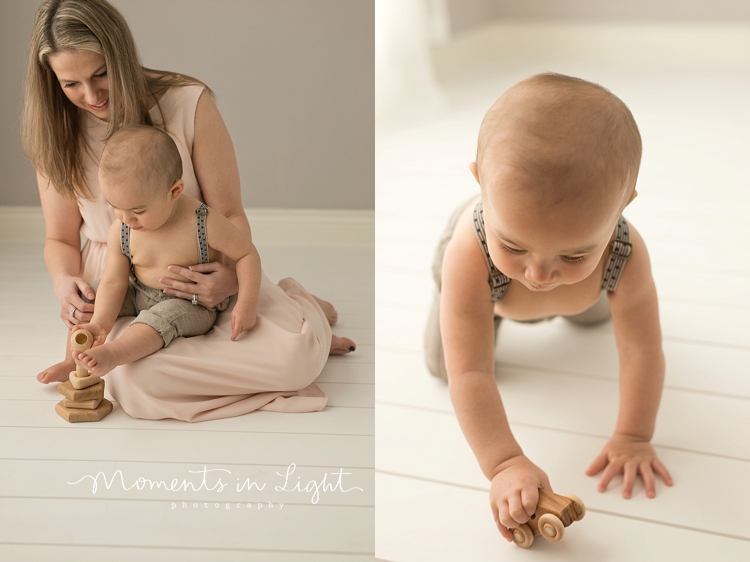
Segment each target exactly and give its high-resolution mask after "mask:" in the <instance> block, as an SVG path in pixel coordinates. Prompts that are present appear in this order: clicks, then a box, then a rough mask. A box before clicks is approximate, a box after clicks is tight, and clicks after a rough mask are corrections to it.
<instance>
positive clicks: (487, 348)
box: [440, 216, 551, 541]
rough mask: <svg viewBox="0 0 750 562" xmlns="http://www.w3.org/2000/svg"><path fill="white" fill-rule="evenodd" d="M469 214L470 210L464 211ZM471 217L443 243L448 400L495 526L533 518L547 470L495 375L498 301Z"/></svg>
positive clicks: (443, 329) (505, 533)
mask: <svg viewBox="0 0 750 562" xmlns="http://www.w3.org/2000/svg"><path fill="white" fill-rule="evenodd" d="M463 218H464V219H465V218H468V217H466V216H464V217H463ZM472 229H473V226H472V225H471V223H470V222H468V223H467V222H466V221H464V222H463V224H462V223H459V225H458V226H457V228H456V232H455V234H454V236H453V239H452V240H451V242H450V244H449V245H448V248H447V249H446V253H445V258H444V261H443V277H442V278H443V286H442V292H441V301H440V329H441V332H442V337H443V348H444V350H445V362H446V369H447V371H448V385H449V390H450V396H451V401H452V402H453V407H454V409H455V411H456V417H457V418H458V422H459V425H460V426H461V430H462V431H463V433H464V435H465V437H466V440H467V441H468V443H469V446H470V447H471V449H472V451H473V452H474V455H475V456H476V458H477V460H478V461H479V465H480V467H481V469H482V472H484V474H485V476H486V477H487V479H488V480H490V481H491V486H490V507H491V509H492V515H493V518H494V520H495V523H496V525H497V528H498V531H500V533H501V534H502V535H503V537H505V539H506V540H508V541H510V540H512V539H513V535H512V533H511V531H509V530H508V529H509V528H514V527H517V526H518V525H520V524H522V523H525V522H526V521H528V519H529V516H530V515H531V514H533V513H534V510H535V508H536V504H537V501H538V497H539V493H538V489H539V488H540V487H544V488H547V489H551V487H550V484H549V480H548V479H547V475H546V474H545V473H544V472H543V471H542V470H541V469H539V467H537V466H536V465H534V463H532V462H531V461H530V460H529V459H528V458H526V456H525V455H524V454H523V451H522V450H521V447H520V446H519V445H518V443H517V442H516V440H515V438H514V437H513V433H512V432H511V430H510V425H509V424H508V418H507V416H506V415H505V408H504V407H503V401H502V399H501V398H500V393H499V392H498V389H497V383H496V382H495V376H494V372H495V349H494V343H495V338H494V323H493V316H494V305H493V302H492V298H491V293H490V288H489V285H488V283H487V277H488V272H487V266H486V264H485V262H484V258H483V257H482V254H481V253H480V252H481V251H480V249H479V245H478V243H477V241H476V238H475V236H474V232H473V230H472Z"/></svg>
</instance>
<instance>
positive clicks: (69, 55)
mask: <svg viewBox="0 0 750 562" xmlns="http://www.w3.org/2000/svg"><path fill="white" fill-rule="evenodd" d="M47 61H48V62H49V65H50V68H52V71H53V72H54V73H55V76H57V80H58V81H59V82H60V87H61V88H62V91H63V92H64V93H65V95H66V96H67V97H68V99H69V100H70V101H71V102H73V104H74V105H76V106H78V107H80V108H81V109H85V110H86V111H88V112H90V113H91V114H93V115H95V116H96V117H98V118H99V119H105V120H106V119H107V117H108V116H109V80H108V79H107V65H106V64H105V62H104V57H103V56H102V55H100V54H98V53H95V52H93V51H60V52H58V53H55V54H54V55H50V56H49V57H48V58H47Z"/></svg>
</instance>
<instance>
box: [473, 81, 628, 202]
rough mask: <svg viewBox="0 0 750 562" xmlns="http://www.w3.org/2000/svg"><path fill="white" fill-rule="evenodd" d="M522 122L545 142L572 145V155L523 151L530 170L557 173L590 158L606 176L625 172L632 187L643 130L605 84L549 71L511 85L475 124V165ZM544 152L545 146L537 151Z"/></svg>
mask: <svg viewBox="0 0 750 562" xmlns="http://www.w3.org/2000/svg"><path fill="white" fill-rule="evenodd" d="M513 127H520V128H522V129H524V130H528V133H530V134H529V138H534V139H541V140H542V141H543V142H547V143H548V145H546V146H550V147H553V146H556V145H557V146H564V145H569V146H574V147H575V148H576V150H577V151H578V154H576V155H575V157H574V159H573V160H571V157H570V155H563V156H562V157H561V158H562V159H561V160H555V158H556V157H557V156H559V154H552V155H550V154H546V153H540V154H527V153H525V154H524V155H523V160H524V165H525V166H526V167H528V168H529V169H530V170H531V171H532V172H533V173H541V174H547V173H558V172H559V171H560V170H570V169H571V167H574V166H575V165H576V164H580V163H584V162H586V163H591V165H592V166H596V167H597V168H598V169H599V170H600V171H601V172H602V173H603V174H605V175H606V176H607V177H615V176H616V177H625V175H627V178H628V181H627V183H626V184H625V185H623V186H622V187H623V188H624V189H627V190H628V192H629V193H630V192H632V189H633V188H634V187H635V182H636V179H637V177H638V170H639V168H640V162H641V152H642V144H641V135H640V133H639V132H638V126H637V125H636V122H635V119H634V118H633V115H632V113H631V112H630V110H629V109H628V107H627V106H626V105H625V104H624V103H623V102H622V100H620V98H618V97H617V96H615V95H614V94H613V93H612V92H610V91H609V90H608V89H606V88H604V87H603V86H600V85H598V84H594V83H592V82H588V81H586V80H582V79H580V78H574V77H571V76H565V75H563V74H556V73H553V72H548V73H544V74H537V75H535V76H531V77H530V78H527V79H526V80H523V81H521V82H519V83H518V84H516V85H514V86H512V87H511V88H509V89H508V90H507V91H506V92H505V93H504V94H503V95H502V96H501V97H500V98H499V99H498V100H497V101H496V102H495V104H493V106H492V108H491V109H490V110H489V111H488V112H487V115H486V116H485V118H484V120H483V121H482V125H481V127H480V130H479V139H478V143H477V166H478V167H479V168H480V169H481V166H482V161H483V160H484V159H485V158H487V156H488V152H490V153H491V152H492V151H493V148H495V143H496V139H497V138H501V137H502V136H503V134H504V132H505V131H506V130H509V129H512V128H513ZM540 152H547V151H540Z"/></svg>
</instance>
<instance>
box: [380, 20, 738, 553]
mask: <svg viewBox="0 0 750 562" xmlns="http://www.w3.org/2000/svg"><path fill="white" fill-rule="evenodd" d="M749 43H750V27H749V26H744V27H743V26H739V25H737V26H731V25H728V26H725V28H721V26H718V27H716V26H715V27H712V28H708V27H705V28H701V27H700V26H692V27H687V26H685V27H682V28H681V27H680V26H672V27H670V26H668V25H664V26H662V27H659V26H648V25H643V26H641V27H638V26H631V27H627V26H624V27H617V26H610V27H604V26H597V25H591V24H588V25H578V26H573V25H567V26H566V25H546V26H545V25H526V24H508V25H499V26H497V27H496V28H494V29H487V30H479V31H477V32H474V33H472V34H470V35H468V36H465V37H464V38H462V39H461V40H459V41H456V42H455V43H454V44H452V45H449V46H447V47H444V48H442V50H441V51H439V52H438V53H437V55H436V59H437V66H438V70H439V79H440V83H441V85H442V87H443V89H444V94H445V100H446V103H445V105H444V107H443V108H442V109H440V110H439V111H437V112H436V113H435V114H432V115H429V116H427V117H426V118H425V119H423V120H421V121H415V122H412V123H409V124H405V125H403V126H401V127H397V128H390V129H382V128H381V130H379V132H378V140H377V159H376V162H377V184H376V194H377V238H376V248H377V250H376V276H377V284H376V287H377V291H376V312H377V322H376V335H377V350H376V380H377V385H376V404H377V421H376V434H377V439H376V490H377V491H376V504H377V513H376V555H377V557H378V559H382V560H388V561H398V562H406V561H416V560H430V561H434V562H440V561H455V560H472V561H474V560H477V561H478V560H522V559H523V560H576V561H579V562H580V561H602V560H606V561H608V562H611V561H632V560H668V561H672V560H705V559H715V560H750V526H748V523H749V522H750V516H749V515H748V514H749V513H750V511H748V505H750V478H748V477H749V476H750V431H749V430H750V407H749V406H750V250H749V249H748V248H749V246H748V240H750V222H749V221H748V216H750V190H749V189H748V186H750V168H748V166H747V158H748V154H750V104H749V103H748V101H747V100H748V98H749V96H750V57H749V56H748V53H750V51H748V49H747V48H746V47H747V45H748V44H749ZM618 45H620V46H624V47H625V50H623V51H618V50H617V49H616V48H615V47H617V46H618ZM546 70H553V71H557V72H562V73H566V74H572V75H576V76H580V77H582V78H586V79H589V80H592V81H595V82H599V83H601V84H603V85H604V86H606V87H608V88H610V89H611V90H612V91H613V92H614V93H615V94H617V95H618V96H620V97H621V98H622V99H623V100H624V101H625V102H626V103H627V104H628V105H629V107H630V108H631V110H632V111H633V113H634V115H635V118H636V120H637V122H638V123H639V126H640V129H641V134H642V136H643V140H644V157H643V165H642V168H641V174H640V179H639V184H638V187H639V196H638V198H637V199H636V201H635V202H634V203H633V204H632V205H631V207H630V208H628V209H627V210H626V212H625V215H626V216H627V217H628V218H629V219H630V220H631V222H632V223H633V224H634V225H635V226H636V227H637V228H638V229H639V231H640V232H641V234H642V235H643V237H644V239H645V241H646V244H647V245H648V248H649V251H650V254H651V258H652V263H653V269H654V276H655V279H656V283H657V288H658V291H659V297H660V308H661V318H662V327H663V332H664V350H665V354H666V359H667V376H666V385H665V386H666V387H665V390H664V396H663V399H662V403H661V409H660V413H659V418H658V422H657V431H656V435H655V437H654V439H653V443H654V444H655V446H656V448H657V451H658V453H659V455H660V457H661V459H662V460H663V461H664V463H665V464H666V465H667V467H668V468H669V470H670V471H671V474H672V476H673V477H674V481H675V484H674V487H672V488H667V487H666V486H664V484H663V482H661V481H659V483H658V485H657V498H656V499H651V500H650V499H647V498H646V497H645V493H644V491H643V486H642V485H641V484H640V483H639V486H638V487H637V488H636V490H635V493H634V495H633V498H632V499H630V500H624V499H622V497H621V485H620V484H621V479H620V480H618V481H616V483H615V484H614V485H610V489H609V491H607V492H606V493H603V494H600V493H598V492H597V491H596V484H597V482H598V478H589V477H586V476H585V475H584V470H585V469H586V467H587V466H588V464H589V463H590V462H591V461H592V460H593V458H594V457H595V456H596V454H597V453H598V452H599V450H600V448H601V447H602V446H603V445H604V443H605V442H606V440H607V438H608V436H609V435H610V434H611V431H612V429H613V427H614V422H615V417H616V413H617V396H618V389H617V361H616V348H615V343H614V339H613V333H612V326H611V323H610V324H607V325H604V326H600V327H595V328H579V327H575V326H572V325H570V324H567V323H566V322H564V321H562V320H554V321H551V322H547V323H541V324H531V325H528V324H526V325H524V324H518V323H513V322H508V321H506V322H504V323H503V324H502V328H501V334H500V341H499V346H498V350H497V355H496V356H497V358H498V364H497V379H498V386H499V388H500V392H501V394H502V395H503V398H504V402H505V405H506V408H507V411H508V416H509V419H510V422H511V426H512V429H513V431H514V433H515V435H516V437H517V439H518V440H519V442H520V443H521V446H522V447H523V448H524V451H525V452H526V454H527V455H528V456H529V457H530V458H531V459H532V460H533V461H534V462H536V463H537V464H539V466H541V467H542V468H543V469H544V470H545V471H546V472H547V473H548V475H549V476H550V479H551V482H552V485H553V487H554V488H555V491H557V492H558V493H574V494H576V495H578V496H580V497H581V498H582V499H583V501H584V502H585V504H586V505H587V507H588V514H587V515H586V518H585V519H584V520H583V521H581V522H579V523H575V524H574V525H573V526H572V527H570V528H569V529H568V530H567V533H566V536H565V538H564V539H563V541H562V542H559V543H548V542H546V541H545V540H543V539H541V537H537V540H536V541H535V543H534V545H533V547H532V548H531V549H529V550H522V549H519V548H517V547H516V546H515V545H513V544H508V543H506V542H505V540H504V539H502V537H501V536H500V535H499V533H498V532H497V530H496V529H495V526H494V522H493V520H492V515H491V513H490V509H489V502H488V490H489V485H488V482H487V481H486V480H485V478H484V476H483V475H482V474H481V472H480V470H479V468H478V466H477V463H476V461H475V459H474V457H473V455H472V453H471V451H470V449H469V447H468V445H467V444H466V442H465V440H464V438H463V436H462V434H461V431H460V429H459V427H458V424H457V422H456V419H455V415H454V413H453V411H452V408H451V404H450V400H449V397H448V392H447V387H446V385H445V384H443V383H442V382H440V381H437V380H434V379H432V378H431V377H430V375H429V374H428V372H427V369H426V367H425V366H424V363H423V359H422V352H421V347H422V331H423V327H424V322H425V320H426V316H427V312H428V306H429V304H430V300H431V295H432V288H433V287H432V280H431V276H430V272H429V269H430V263H431V259H432V252H433V248H434V246H435V243H436V241H437V238H438V236H439V234H440V232H441V230H442V229H443V227H444V223H445V221H446V220H447V217H448V215H449V214H450V212H451V210H452V209H453V208H454V207H455V205H457V204H458V203H460V202H461V201H463V200H465V199H467V198H468V197H469V196H471V195H472V194H473V193H476V192H477V186H476V185H475V184H474V180H473V179H472V178H471V176H470V174H469V171H468V169H467V164H468V163H469V162H470V161H471V160H473V157H474V150H475V143H476V134H477V131H478V127H479V123H480V120H481V118H482V116H483V114H484V112H485V111H486V109H487V108H488V107H489V106H490V104H491V103H492V102H493V101H494V100H495V99H496V98H497V97H498V96H499V95H500V94H501V93H502V92H503V91H504V90H505V89H506V88H507V87H509V86H510V85H512V84H513V83H515V82H517V81H518V80H520V79H523V78H525V77H527V76H529V75H531V74H534V73H536V72H541V71H546Z"/></svg>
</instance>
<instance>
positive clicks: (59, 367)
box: [36, 359, 76, 384]
mask: <svg viewBox="0 0 750 562" xmlns="http://www.w3.org/2000/svg"><path fill="white" fill-rule="evenodd" d="M75 368H76V364H75V362H74V361H73V360H72V359H66V360H65V361H60V362H59V363H56V364H55V365H52V366H51V367H47V368H46V369H45V370H44V371H42V372H41V373H39V374H38V375H37V376H36V380H38V381H39V382H40V383H43V384H49V383H51V382H56V381H60V382H65V381H66V380H68V377H70V371H74V370H75Z"/></svg>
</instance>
